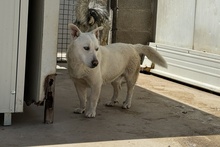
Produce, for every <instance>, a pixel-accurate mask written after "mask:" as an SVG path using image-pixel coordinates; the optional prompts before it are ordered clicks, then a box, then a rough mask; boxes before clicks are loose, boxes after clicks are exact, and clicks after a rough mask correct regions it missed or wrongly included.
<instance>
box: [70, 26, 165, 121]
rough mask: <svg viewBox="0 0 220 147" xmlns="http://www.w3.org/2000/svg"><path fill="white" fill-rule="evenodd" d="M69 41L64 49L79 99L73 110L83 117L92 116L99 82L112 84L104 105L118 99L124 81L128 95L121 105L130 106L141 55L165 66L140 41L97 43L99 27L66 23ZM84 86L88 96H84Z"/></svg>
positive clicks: (94, 110)
mask: <svg viewBox="0 0 220 147" xmlns="http://www.w3.org/2000/svg"><path fill="white" fill-rule="evenodd" d="M69 28H70V29H71V35H72V41H71V43H70V45H69V48H68V52H67V61H68V71H69V75H70V77H71V79H72V80H73V82H74V84H75V87H76V91H77V94H78V97H79V100H80V107H79V108H77V109H76V110H75V111H74V112H75V113H80V114H81V113H84V111H85V116H86V117H95V115H96V107H97V103H98V100H99V95H100V91H101V87H102V84H104V83H111V84H112V86H113V88H114V94H113V97H112V99H111V101H110V102H108V103H107V104H106V105H107V106H113V105H114V104H115V103H116V102H117V98H118V92H119V89H120V86H121V82H122V80H125V81H126V83H127V97H126V99H125V101H124V103H123V106H122V108H124V109H128V108H130V107H131V99H132V94H133V89H134V86H135V83H136V81H137V78H138V74H139V69H140V56H139V55H140V54H144V55H146V56H147V57H148V58H149V59H150V60H151V61H152V62H154V63H156V64H158V65H160V66H162V67H167V64H166V61H165V60H164V59H163V57H162V56H161V55H160V54H159V53H158V52H156V50H154V49H153V48H151V47H149V46H147V45H141V44H136V45H132V44H124V43H115V44H110V45H107V46H100V45H99V42H98V39H97V38H98V37H99V30H101V29H102V27H99V28H96V29H95V30H93V31H91V32H89V33H82V32H81V31H80V30H79V28H78V27H77V26H75V25H73V24H69ZM87 88H91V95H90V96H89V97H88V98H87Z"/></svg>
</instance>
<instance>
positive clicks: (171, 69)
mask: <svg viewBox="0 0 220 147" xmlns="http://www.w3.org/2000/svg"><path fill="white" fill-rule="evenodd" d="M150 46H152V47H156V49H157V50H158V51H159V52H160V53H161V54H162V56H164V57H165V59H166V61H167V62H168V69H164V68H161V67H159V66H156V68H155V69H154V70H152V72H153V73H156V74H160V75H162V76H165V77H169V78H172V79H176V80H179V81H182V82H185V83H189V84H192V85H195V86H198V87H202V88H205V89H208V90H211V91H214V92H217V93H220V82H219V81H220V56H219V55H215V54H208V53H204V52H200V51H194V50H191V49H186V48H180V47H174V46H168V45H163V44H157V43H156V44H155V43H151V44H150ZM145 62H147V60H145Z"/></svg>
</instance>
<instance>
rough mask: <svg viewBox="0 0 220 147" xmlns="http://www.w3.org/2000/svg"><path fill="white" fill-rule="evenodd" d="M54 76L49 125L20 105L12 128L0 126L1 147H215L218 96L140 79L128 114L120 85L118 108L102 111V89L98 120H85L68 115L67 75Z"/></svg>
mask: <svg viewBox="0 0 220 147" xmlns="http://www.w3.org/2000/svg"><path fill="white" fill-rule="evenodd" d="M65 66H66V64H60V65H59V67H65ZM57 73H58V75H57V80H56V98H55V116H54V123H53V124H51V125H47V124H43V123H42V122H43V111H44V108H43V107H40V106H39V107H37V106H35V105H31V106H29V107H27V106H25V108H24V113H20V114H13V120H12V123H13V124H12V126H7V127H4V126H0V146H7V147H8V146H67V147H68V146H71V147H72V146H76V147H81V146H82V147H84V146H85V147H90V146H95V147H102V146H103V147H113V146H114V147H128V146H135V147H136V146H137V147H220V97H219V96H217V95H214V94H211V93H207V92H204V91H200V90H198V89H194V88H191V87H188V86H184V85H181V84H178V83H175V82H172V81H168V80H166V79H162V78H159V77H156V76H154V75H146V74H140V76H139V79H138V82H137V85H136V87H135V92H134V96H133V102H132V107H131V108H130V109H129V110H124V109H121V105H122V102H123V99H124V97H125V94H126V87H125V86H124V87H123V88H122V91H121V95H120V97H121V98H120V100H119V104H118V105H117V106H116V107H105V102H106V101H108V100H109V99H110V98H111V95H112V89H111V86H110V85H104V86H103V89H102V93H101V96H100V102H99V104H98V108H97V116H96V118H93V119H89V118H85V117H84V115H80V114H74V113H73V110H74V108H76V107H77V106H78V105H79V101H78V98H77V96H76V92H75V89H74V86H73V83H72V81H71V80H70V79H69V76H68V74H67V70H66V69H58V70H57ZM2 119H3V117H2V115H0V120H1V121H2Z"/></svg>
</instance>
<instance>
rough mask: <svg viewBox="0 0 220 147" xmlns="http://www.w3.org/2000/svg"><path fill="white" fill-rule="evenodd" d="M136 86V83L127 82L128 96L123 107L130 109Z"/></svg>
mask: <svg viewBox="0 0 220 147" xmlns="http://www.w3.org/2000/svg"><path fill="white" fill-rule="evenodd" d="M134 86H135V84H134V83H127V96H126V99H125V101H124V102H123V105H122V108H123V109H129V108H130V107H131V100H132V96H133V91H134Z"/></svg>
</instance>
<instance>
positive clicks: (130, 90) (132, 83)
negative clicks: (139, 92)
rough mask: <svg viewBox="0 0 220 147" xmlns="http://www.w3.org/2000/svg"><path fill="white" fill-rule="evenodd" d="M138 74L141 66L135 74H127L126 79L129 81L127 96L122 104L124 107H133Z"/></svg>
mask: <svg viewBox="0 0 220 147" xmlns="http://www.w3.org/2000/svg"><path fill="white" fill-rule="evenodd" d="M138 75H139V68H137V69H136V70H135V72H134V73H133V74H128V75H125V79H126V81H127V96H126V99H125V101H124V103H123V105H122V108H123V109H129V108H130V107H131V100H132V96H133V91H134V86H135V83H136V81H137V78H138Z"/></svg>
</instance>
